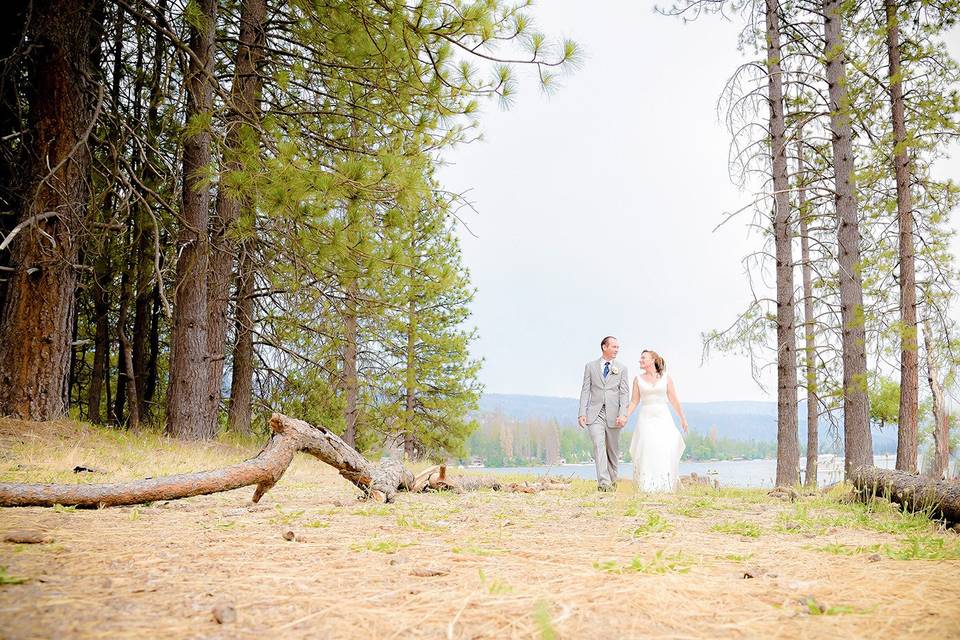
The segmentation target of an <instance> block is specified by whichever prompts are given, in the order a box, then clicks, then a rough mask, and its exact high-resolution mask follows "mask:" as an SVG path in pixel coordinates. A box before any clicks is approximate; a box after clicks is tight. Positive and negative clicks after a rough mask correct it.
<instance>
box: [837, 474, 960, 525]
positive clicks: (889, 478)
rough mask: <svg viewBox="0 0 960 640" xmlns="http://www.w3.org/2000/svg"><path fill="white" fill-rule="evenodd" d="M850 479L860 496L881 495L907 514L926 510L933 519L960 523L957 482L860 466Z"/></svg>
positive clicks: (959, 496) (959, 494)
mask: <svg viewBox="0 0 960 640" xmlns="http://www.w3.org/2000/svg"><path fill="white" fill-rule="evenodd" d="M852 480H853V486H854V487H855V488H856V489H857V490H858V491H859V493H860V495H861V496H862V497H867V498H869V497H871V496H874V495H880V496H884V497H886V498H887V499H888V500H890V501H891V502H896V503H897V504H900V505H901V506H903V507H904V508H905V509H908V510H910V511H921V512H923V511H926V512H929V513H930V516H931V517H933V518H938V519H939V518H942V519H944V520H947V521H948V522H960V481H957V480H932V479H930V478H921V477H920V476H916V475H913V474H912V473H906V472H904V471H895V470H893V469H878V468H877V467H860V468H859V469H857V470H856V471H854V473H853V477H852Z"/></svg>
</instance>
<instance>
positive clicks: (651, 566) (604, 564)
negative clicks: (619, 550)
mask: <svg viewBox="0 0 960 640" xmlns="http://www.w3.org/2000/svg"><path fill="white" fill-rule="evenodd" d="M695 563H696V560H695V559H694V558H693V557H691V556H689V555H687V554H685V553H683V552H678V553H664V551H663V550H660V551H657V552H656V553H655V554H653V556H652V557H647V558H644V557H642V556H636V557H634V558H632V559H631V560H630V561H629V562H627V563H625V564H621V563H619V562H617V561H616V560H605V561H601V562H594V563H593V567H594V569H598V570H600V571H605V572H607V573H617V574H623V573H642V574H646V575H663V574H665V573H687V572H689V571H690V568H691V567H692V566H693V565H694V564H695Z"/></svg>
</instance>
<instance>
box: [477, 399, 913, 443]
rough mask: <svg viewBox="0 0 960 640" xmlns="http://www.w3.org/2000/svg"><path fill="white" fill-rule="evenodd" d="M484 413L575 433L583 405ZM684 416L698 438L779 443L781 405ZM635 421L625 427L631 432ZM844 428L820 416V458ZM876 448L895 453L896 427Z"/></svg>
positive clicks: (802, 415) (736, 404)
mask: <svg viewBox="0 0 960 640" xmlns="http://www.w3.org/2000/svg"><path fill="white" fill-rule="evenodd" d="M479 407H480V408H479V410H480V412H481V413H488V414H489V413H495V412H497V411H500V412H501V413H503V414H504V415H505V416H507V417H509V418H512V419H514V420H521V421H522V420H528V419H538V420H556V421H557V423H558V425H559V426H560V428H561V429H563V428H576V423H577V414H578V412H579V400H577V399H576V398H564V397H558V396H537V395H527V394H509V393H487V394H484V395H483V396H482V397H481V398H480V404H479ZM683 410H684V413H685V414H686V416H687V422H688V423H689V424H690V428H691V429H692V430H694V431H696V432H698V433H703V434H709V433H711V432H712V431H715V433H716V435H717V437H719V438H729V439H731V440H748V441H749V440H756V441H759V442H776V439H777V403H776V402H772V401H763V400H719V401H714V402H684V403H683ZM806 413H807V412H806V403H805V402H803V401H801V402H800V403H799V409H798V414H799V415H798V418H797V424H798V427H799V428H798V437H799V438H800V442H801V444H802V443H803V442H805V441H806V419H807V418H806ZM634 422H635V418H634V419H631V421H630V423H628V425H627V429H628V430H632V428H633V423H634ZM838 431H839V433H842V425H840V424H839V421H838V425H837V426H834V425H832V424H831V422H830V420H829V419H828V418H827V417H825V416H822V417H821V418H820V424H819V429H818V432H819V437H820V442H821V452H824V450H825V449H827V450H832V451H836V450H839V448H840V447H839V444H840V439H839V438H838V437H837V436H838V435H839V433H838ZM871 431H872V433H873V444H874V450H875V452H876V453H888V452H890V451H896V446H897V433H896V427H892V428H890V427H888V428H887V429H884V430H883V431H880V430H879V429H878V428H876V427H874V428H872V429H871Z"/></svg>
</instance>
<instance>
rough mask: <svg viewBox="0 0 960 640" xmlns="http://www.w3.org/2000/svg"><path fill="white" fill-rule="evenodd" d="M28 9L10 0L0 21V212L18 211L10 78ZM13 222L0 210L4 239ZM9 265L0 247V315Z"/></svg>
mask: <svg viewBox="0 0 960 640" xmlns="http://www.w3.org/2000/svg"><path fill="white" fill-rule="evenodd" d="M28 8H29V5H28V3H27V2H24V1H23V0H21V1H20V2H14V3H12V6H9V7H7V10H6V14H5V17H6V19H5V20H3V21H0V74H2V77H4V78H5V79H6V80H5V81H4V82H0V139H3V140H9V141H10V142H5V143H4V144H2V145H0V212H10V211H19V210H20V189H19V187H20V180H21V179H22V175H21V174H22V171H21V162H20V160H21V151H22V150H21V149H20V147H19V146H18V145H17V144H16V143H15V142H14V141H15V140H16V138H17V134H18V133H19V132H20V131H21V129H22V128H23V127H22V125H21V117H20V114H21V108H20V94H19V88H18V86H17V83H16V82H15V81H14V78H16V76H17V73H16V71H15V69H16V68H17V67H16V65H18V64H19V62H20V59H19V56H18V55H17V54H18V53H19V52H18V49H19V47H20V45H21V44H22V40H23V31H24V29H25V28H26V26H27V10H28ZM16 224H17V220H16V218H15V217H14V216H12V215H9V214H7V213H0V237H3V238H6V237H7V234H9V233H10V232H11V231H12V230H13V228H14V227H15V226H16ZM9 268H10V252H9V251H8V250H6V249H4V250H0V318H2V317H3V302H4V299H5V298H6V291H7V278H8V277H9V271H8V269H9Z"/></svg>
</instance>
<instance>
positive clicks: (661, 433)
mask: <svg viewBox="0 0 960 640" xmlns="http://www.w3.org/2000/svg"><path fill="white" fill-rule="evenodd" d="M640 368H641V369H642V371H641V373H640V375H638V376H637V377H635V378H634V379H633V397H632V399H631V400H630V406H629V407H628V408H627V417H628V418H629V417H630V415H631V414H632V413H633V411H634V409H636V408H637V405H640V413H639V414H637V426H636V429H635V430H634V432H633V439H632V440H631V441H630V455H631V457H632V458H633V480H634V482H635V483H636V486H637V490H638V491H659V492H672V491H676V489H677V485H678V478H679V466H680V456H681V455H683V450H684V448H685V447H686V445H685V444H684V441H683V437H682V436H681V435H680V433H679V432H678V431H677V426H676V424H674V422H673V416H671V415H670V409H669V408H668V407H667V402H668V401H669V402H670V405H672V406H673V409H674V411H676V412H677V415H678V416H679V417H680V426H681V427H683V432H684V433H687V419H686V417H684V415H683V408H682V407H681V406H680V401H679V400H678V399H677V391H676V389H675V388H674V386H673V380H672V379H671V378H670V377H669V376H667V375H666V374H665V373H664V371H665V370H666V368H667V367H666V364H665V363H664V361H663V358H661V357H660V356H659V355H658V354H657V353H656V352H654V351H644V352H643V353H642V354H640Z"/></svg>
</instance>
